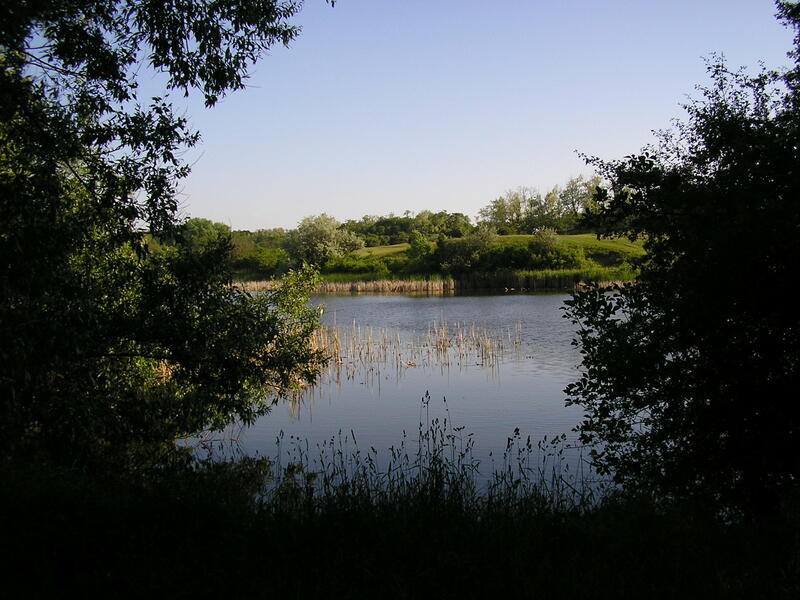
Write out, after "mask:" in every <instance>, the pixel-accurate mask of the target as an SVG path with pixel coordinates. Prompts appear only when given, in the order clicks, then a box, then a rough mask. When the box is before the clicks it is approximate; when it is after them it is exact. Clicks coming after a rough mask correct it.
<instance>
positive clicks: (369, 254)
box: [353, 244, 411, 258]
mask: <svg viewBox="0 0 800 600" xmlns="http://www.w3.org/2000/svg"><path fill="white" fill-rule="evenodd" d="M410 247H411V246H410V244H392V245H390V246H373V247H371V248H361V249H360V250H356V251H355V252H353V254H355V255H356V256H358V257H360V258H383V257H385V256H393V255H398V254H404V253H405V251H406V250H408V249H409V248H410Z"/></svg>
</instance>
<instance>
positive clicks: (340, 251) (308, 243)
mask: <svg viewBox="0 0 800 600" xmlns="http://www.w3.org/2000/svg"><path fill="white" fill-rule="evenodd" d="M283 247H284V249H285V250H286V252H287V253H288V254H289V257H290V258H291V260H292V261H293V262H294V263H295V264H298V265H299V264H303V263H307V264H310V265H322V264H324V263H325V262H326V261H327V260H329V259H331V258H338V257H341V256H345V255H346V254H349V253H350V252H353V251H354V250H358V249H359V248H363V247H364V241H363V240H362V239H361V238H359V237H358V236H357V235H355V234H354V233H353V232H352V231H348V230H347V229H344V228H343V227H342V226H341V224H340V223H339V221H337V220H336V219H334V218H333V217H331V216H330V215H326V214H325V213H323V214H321V215H317V216H315V217H306V218H305V219H303V220H302V221H300V223H299V224H298V225H297V228H296V229H292V230H291V231H290V232H289V233H287V234H286V238H284V241H283Z"/></svg>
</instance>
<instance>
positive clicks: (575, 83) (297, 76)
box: [180, 0, 792, 230]
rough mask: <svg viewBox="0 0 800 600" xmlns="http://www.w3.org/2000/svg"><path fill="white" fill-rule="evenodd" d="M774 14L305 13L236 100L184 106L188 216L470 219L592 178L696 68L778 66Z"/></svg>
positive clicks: (760, 0) (426, 2)
mask: <svg viewBox="0 0 800 600" xmlns="http://www.w3.org/2000/svg"><path fill="white" fill-rule="evenodd" d="M774 14H775V7H774V4H773V2H772V1H771V0H691V1H686V0H671V1H669V2H654V1H652V0H627V1H624V0H608V1H606V0H561V1H553V0H493V1H491V2H489V1H487V0H483V1H473V0H457V1H456V0H337V2H336V5H335V7H330V6H329V5H328V4H326V3H325V2H324V0H306V2H305V4H304V7H303V9H302V11H301V12H300V13H299V15H298V16H297V17H296V18H295V19H294V20H293V22H294V23H296V24H297V25H300V26H301V27H302V32H301V34H300V36H299V37H298V38H297V39H296V40H295V41H294V42H293V43H292V44H291V46H290V47H289V48H288V49H286V48H283V47H278V48H274V49H272V51H271V52H270V54H269V55H268V56H266V57H264V58H263V59H262V60H261V61H260V62H259V63H258V64H257V65H256V66H255V67H254V69H253V71H252V76H251V78H250V80H249V82H248V88H247V89H245V90H242V91H239V92H235V93H233V94H231V95H229V96H228V97H226V98H225V99H224V100H222V101H221V102H220V103H219V104H217V106H215V107H214V108H212V109H205V108H203V106H202V102H201V101H200V99H199V98H190V100H188V101H187V102H186V104H185V105H184V106H183V107H182V108H181V110H185V111H186V114H187V116H188V117H189V121H190V123H191V125H192V126H193V127H194V128H196V129H197V130H199V131H200V133H201V135H202V141H201V143H200V145H199V146H197V147H195V148H192V149H191V150H189V151H187V153H186V156H185V157H184V158H185V159H186V160H187V161H188V162H190V163H191V164H192V165H193V169H192V174H191V175H190V176H189V177H188V178H187V179H186V180H185V181H184V182H183V186H182V189H181V195H180V203H181V212H182V215H183V216H185V217H202V218H207V219H212V220H214V221H219V222H222V223H226V224H228V225H230V226H231V227H232V228H233V229H249V230H255V229H260V228H271V227H284V228H292V227H295V226H296V225H297V223H298V222H299V221H300V220H301V219H302V218H304V217H307V216H311V215H318V214H321V213H323V212H324V213H327V214H329V215H332V216H333V217H335V218H337V219H338V220H340V221H344V220H347V219H360V218H361V217H362V216H363V215H366V214H369V215H386V214H389V213H394V214H397V215H402V214H404V213H405V211H411V212H412V213H417V212H419V211H421V210H432V211H435V212H436V211H440V210H446V211H448V212H462V213H465V214H467V215H469V216H471V217H474V216H475V215H476V214H477V212H478V210H479V209H480V208H482V207H483V206H486V205H487V204H488V203H489V202H491V201H492V200H493V199H495V198H497V197H498V196H500V195H502V194H503V193H504V192H505V191H507V190H510V189H514V188H516V187H519V186H530V187H535V188H538V189H540V190H542V191H547V190H548V189H550V188H551V187H552V186H554V185H556V184H563V183H564V182H565V181H566V180H567V179H568V178H570V177H572V176H576V175H580V174H584V175H591V174H592V171H591V169H590V168H589V167H587V166H586V164H585V162H584V160H583V159H582V158H581V157H580V156H579V154H578V153H584V154H586V155H589V156H598V157H601V158H603V159H608V160H610V159H616V158H621V157H623V156H625V155H628V154H632V153H634V152H636V151H638V150H640V149H641V148H642V147H643V146H644V145H646V144H647V143H649V142H651V141H652V140H653V137H652V131H653V130H658V129H664V128H667V127H669V125H670V122H671V120H672V119H673V118H676V117H678V118H680V117H681V115H682V109H681V107H680V105H681V104H682V103H684V102H685V101H686V100H687V98H688V97H689V96H694V97H697V96H698V95H699V94H698V93H697V92H696V90H695V86H696V85H698V84H703V83H707V82H708V77H707V74H706V67H705V63H704V60H703V58H704V57H708V56H709V55H710V54H711V53H713V52H716V53H722V54H724V56H725V58H726V60H727V61H728V64H729V65H730V66H732V67H738V66H749V67H756V66H757V64H758V61H759V60H760V61H763V62H764V63H766V64H767V65H768V66H770V67H779V66H782V65H788V64H789V61H788V59H787V58H786V52H787V51H788V50H789V48H790V47H791V40H792V35H791V32H790V31H788V30H787V29H785V28H784V27H783V26H782V25H781V24H780V23H779V22H778V21H777V20H776V19H775V18H774Z"/></svg>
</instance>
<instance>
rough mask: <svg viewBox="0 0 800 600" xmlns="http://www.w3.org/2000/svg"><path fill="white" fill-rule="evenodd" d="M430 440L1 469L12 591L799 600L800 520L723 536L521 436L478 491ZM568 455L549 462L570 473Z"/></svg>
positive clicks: (452, 436)
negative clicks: (125, 470)
mask: <svg viewBox="0 0 800 600" xmlns="http://www.w3.org/2000/svg"><path fill="white" fill-rule="evenodd" d="M416 442H417V443H416V446H415V447H414V446H413V445H412V446H411V447H409V448H406V446H405V445H404V444H403V443H401V444H400V445H399V446H398V447H397V448H393V449H390V461H389V462H388V464H387V467H386V468H382V467H379V466H378V461H377V458H376V456H375V454H376V452H375V449H372V448H370V449H364V450H362V449H360V448H359V447H358V445H357V443H356V441H355V439H354V438H353V436H352V435H351V436H350V438H349V440H348V439H347V436H342V437H337V438H335V439H333V440H331V442H330V443H329V444H327V445H323V446H321V447H320V449H319V450H320V452H313V453H309V450H308V448H307V447H306V446H304V445H302V444H299V443H298V444H295V445H293V444H289V445H290V446H291V447H290V448H288V449H286V450H285V452H284V453H283V455H281V456H279V457H278V458H277V459H276V460H273V461H271V460H268V459H266V458H261V459H253V458H240V459H239V460H231V461H214V460H198V461H195V462H194V463H191V464H184V465H183V466H180V464H181V463H180V461H177V462H175V463H174V464H172V466H169V465H164V466H162V467H161V468H160V469H157V470H156V471H154V472H153V473H152V475H151V476H150V477H149V478H148V479H147V480H143V481H139V482H138V483H137V482H133V481H130V480H126V479H125V478H120V477H118V476H117V477H114V476H113V475H112V474H109V475H107V476H98V475H94V476H89V475H87V474H86V473H80V472H74V471H59V470H55V469H47V468H46V467H39V468H23V466H22V465H16V466H15V465H9V464H6V463H3V464H0V476H2V482H3V484H4V485H3V486H0V531H2V534H3V544H2V545H0V569H5V573H3V575H4V577H3V586H4V591H6V592H7V594H9V596H10V597H26V598H36V597H65V596H71V595H78V596H81V597H89V596H101V597H105V596H108V595H111V594H115V595H119V594H120V593H122V594H123V595H127V594H131V592H134V593H135V594H136V595H137V597H176V598H196V597H221V596H224V597H247V598H274V597H284V596H286V597H291V598H318V597H320V598H321V597H324V598H376V597H377V598H381V599H392V598H398V599H399V598H427V597H436V598H497V597H513V598H550V597H581V598H584V597H585V598H613V599H615V600H619V599H624V598H647V599H652V598H742V599H745V598H747V599H750V598H792V599H794V598H797V597H798V592H800V583H799V582H800V574H799V572H800V566H799V565H798V557H799V556H800V554H798V550H800V542H798V533H797V532H798V527H797V525H798V518H797V514H798V513H797V511H796V509H795V510H794V512H792V511H791V510H787V511H786V512H785V513H782V514H776V515H775V518H774V519H765V520H763V521H760V522H758V523H738V524H724V523H720V522H719V521H716V520H714V519H709V518H707V517H704V516H702V515H699V514H697V513H694V512H693V511H692V510H691V509H690V508H688V507H679V506H669V505H660V506H656V505H654V504H652V503H650V502H648V501H646V500H644V499H642V498H637V497H636V496H632V495H628V496H626V495H620V494H618V493H615V492H613V491H607V492H606V493H602V492H597V491H595V490H596V488H595V487H593V486H586V487H585V488H584V489H583V490H581V489H580V488H577V487H576V486H575V484H574V483H573V481H574V480H571V479H570V478H568V477H565V476H564V474H563V473H562V474H559V473H558V470H557V469H552V468H550V466H552V465H547V464H543V462H542V461H541V460H540V458H537V456H536V446H534V445H533V444H531V443H529V442H528V441H527V440H523V439H522V438H521V437H520V436H518V435H517V434H516V433H515V434H514V435H513V436H512V437H511V438H510V440H509V443H508V445H507V448H506V452H505V454H504V457H503V459H502V463H501V465H500V467H499V468H498V469H497V471H496V473H495V474H494V476H493V477H492V478H491V480H490V481H489V483H488V485H487V486H486V487H485V488H484V490H483V491H480V490H479V489H478V488H477V486H476V483H475V465H474V461H473V460H472V459H471V454H470V450H471V442H470V438H469V436H468V435H465V434H464V433H463V430H460V429H459V428H456V427H452V426H451V425H450V424H449V423H446V422H445V421H444V420H440V421H437V420H436V419H432V420H429V421H428V423H426V424H424V425H423V426H422V427H421V429H420V432H419V436H418V438H417V440H416ZM281 443H283V444H285V443H286V442H285V441H282V442H281ZM558 447H559V444H558V443H555V444H549V443H548V444H544V445H542V447H541V448H540V449H541V450H542V451H543V452H544V457H549V458H548V460H551V461H553V462H554V463H556V464H557V463H558V461H559V459H558V450H557V449H558ZM554 448H555V450H553V449H554ZM311 454H314V456H312V455H311ZM73 592H74V594H73Z"/></svg>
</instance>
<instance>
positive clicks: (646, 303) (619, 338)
mask: <svg viewBox="0 0 800 600" xmlns="http://www.w3.org/2000/svg"><path fill="white" fill-rule="evenodd" d="M779 10H780V14H781V16H782V17H783V18H784V20H785V21H786V22H787V23H788V24H789V25H790V26H792V27H794V28H797V26H798V23H799V22H800V21H798V16H800V11H799V10H798V6H797V4H795V3H780V4H779ZM799 39H800V38H799ZM798 48H800V47H798V46H796V47H795V49H796V50H797V49H798ZM792 56H793V57H794V59H795V61H797V60H798V55H797V53H795V54H793V55H792ZM709 71H710V74H711V80H712V83H711V85H710V86H709V87H707V88H702V89H701V91H702V94H703V97H702V98H701V99H700V100H697V101H693V102H691V103H689V104H688V105H687V106H686V110H687V112H688V119H687V120H686V121H685V122H682V123H678V124H676V126H675V128H674V129H673V130H672V131H668V132H662V133H661V134H660V142H661V143H660V145H659V146H658V147H655V148H648V149H646V150H644V151H643V152H642V153H641V154H637V155H634V156H629V157H626V158H625V159H623V160H620V161H614V162H602V161H599V160H595V161H593V162H594V164H595V165H596V166H597V167H598V168H599V170H600V172H601V173H602V175H603V176H604V178H605V179H607V180H608V181H609V182H610V187H609V188H608V190H606V192H605V194H604V195H603V196H602V197H601V198H600V200H601V209H600V212H599V215H598V218H597V219H596V221H595V224H596V226H597V227H598V228H599V230H600V231H602V232H604V233H606V234H618V233H623V234H627V235H629V236H631V237H632V238H634V237H640V238H642V239H643V240H644V247H645V249H646V251H647V254H646V258H645V260H644V261H643V262H642V264H641V274H640V275H639V277H638V278H637V281H636V283H635V284H634V285H628V286H625V287H624V288H623V289H621V290H620V291H619V293H614V294H608V293H604V292H603V291H600V290H594V291H587V292H585V293H581V294H577V295H576V296H574V298H573V299H572V300H571V301H570V302H569V314H570V315H571V316H572V318H573V319H575V320H576V322H578V323H580V326H581V329H580V332H579V340H578V342H579V345H580V348H581V351H582V353H583V376H582V377H581V379H580V381H578V382H576V383H574V384H572V385H571V386H569V388H568V389H567V392H568V394H569V397H570V401H571V402H572V403H576V404H580V405H581V406H583V407H584V409H585V410H586V417H585V420H584V421H583V424H582V425H581V426H580V432H581V435H582V438H583V440H584V441H585V442H591V443H594V444H597V446H596V449H595V451H594V459H595V461H596V463H597V465H598V466H599V468H600V469H601V470H602V471H603V472H608V473H613V474H614V475H615V476H616V478H617V479H618V481H620V482H621V483H623V484H625V485H626V486H627V487H628V488H629V489H632V490H641V491H646V492H652V493H654V494H656V495H657V496H658V497H662V498H670V497H671V498H675V499H690V500H693V501H698V502H700V503H703V504H706V505H707V506H710V507H713V508H714V509H715V510H719V509H727V510H729V511H733V512H732V513H731V512H729V513H728V514H735V513H736V512H742V511H743V512H745V513H752V512H759V511H767V510H772V509H774V508H775V506H776V505H777V504H778V503H779V502H780V501H781V500H782V499H784V500H785V499H786V498H787V497H788V496H790V495H791V494H793V493H796V491H797V485H798V482H800V452H798V441H800V404H799V403H798V390H800V313H799V312H798V300H797V298H798V296H797V290H796V282H795V277H796V275H797V266H798V264H800V235H798V232H800V169H798V165H800V94H798V85H797V82H798V76H799V75H800V67H798V65H797V63H795V66H794V68H793V69H792V70H791V71H789V72H788V73H786V74H781V73H776V72H772V71H762V72H759V73H758V74H756V75H748V74H746V73H744V72H730V71H729V70H727V68H726V66H725V64H724V63H723V61H722V60H721V59H713V60H712V61H710V64H709Z"/></svg>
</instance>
